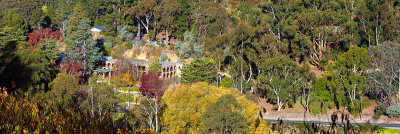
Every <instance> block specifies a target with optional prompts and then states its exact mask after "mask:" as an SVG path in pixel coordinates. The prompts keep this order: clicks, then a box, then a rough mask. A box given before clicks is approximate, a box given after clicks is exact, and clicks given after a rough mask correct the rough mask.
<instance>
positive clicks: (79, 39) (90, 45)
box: [67, 20, 101, 72]
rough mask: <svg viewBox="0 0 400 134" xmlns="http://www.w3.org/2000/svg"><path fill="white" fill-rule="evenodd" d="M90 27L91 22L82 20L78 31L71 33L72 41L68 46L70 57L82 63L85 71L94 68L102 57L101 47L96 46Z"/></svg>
mask: <svg viewBox="0 0 400 134" xmlns="http://www.w3.org/2000/svg"><path fill="white" fill-rule="evenodd" d="M89 29H90V27H89V24H87V22H86V21H85V20H82V21H81V22H80V25H79V27H78V29H77V31H76V33H74V34H73V35H70V36H72V38H71V43H70V45H69V46H68V47H67V54H68V58H70V59H71V60H76V61H78V62H80V63H82V64H83V68H84V71H85V72H87V71H89V70H93V69H94V67H95V63H96V62H97V60H98V59H99V58H100V57H101V52H100V48H99V47H98V46H96V41H95V40H94V39H93V38H92V36H91V32H90V30H89Z"/></svg>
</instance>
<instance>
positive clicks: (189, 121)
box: [163, 82, 261, 133]
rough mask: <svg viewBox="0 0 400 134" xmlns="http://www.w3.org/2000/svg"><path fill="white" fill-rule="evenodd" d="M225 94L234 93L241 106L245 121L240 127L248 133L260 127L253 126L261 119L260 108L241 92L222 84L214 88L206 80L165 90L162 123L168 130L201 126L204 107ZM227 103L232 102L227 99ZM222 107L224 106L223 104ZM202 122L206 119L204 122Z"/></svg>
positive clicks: (177, 131)
mask: <svg viewBox="0 0 400 134" xmlns="http://www.w3.org/2000/svg"><path fill="white" fill-rule="evenodd" d="M226 94H231V95H232V96H234V97H235V99H236V100H237V103H238V104H239V105H240V107H242V108H243V109H242V111H241V112H239V111H237V112H239V113H240V114H242V116H244V118H242V117H240V118H241V119H244V122H245V124H244V127H242V128H243V129H246V130H249V132H252V131H254V130H256V129H258V127H259V126H257V125H256V124H257V123H256V122H257V120H258V121H260V119H261V118H260V117H259V115H258V112H259V109H258V107H257V105H256V104H255V103H253V102H252V101H249V100H247V99H246V98H245V97H244V96H242V95H240V93H239V92H238V91H237V90H234V89H228V88H224V87H219V88H217V87H214V86H210V85H208V84H207V83H204V82H199V83H193V84H192V85H187V84H181V85H180V86H178V87H174V88H171V89H168V90H167V91H166V92H165V94H164V96H163V102H164V104H165V105H166V109H165V111H164V116H163V117H164V120H165V124H166V125H167V126H168V129H167V130H168V132H169V133H190V132H194V131H197V130H199V129H201V126H202V125H201V124H202V116H203V115H204V114H205V113H206V112H207V108H208V107H209V106H211V105H212V104H213V103H215V102H217V101H218V99H219V98H221V96H224V95H226ZM228 104H232V103H231V102H229V103H228ZM214 105H216V104H214ZM221 107H224V108H227V107H226V106H221ZM229 108H231V107H229ZM221 110H222V109H221ZM209 112H212V111H209ZM224 113H226V112H224ZM221 114H223V113H221ZM208 115H210V114H208ZM204 116H206V115H204ZM205 118H207V117H205ZM216 118H218V117H216ZM241 121H243V120H241ZM204 123H208V122H207V121H205V122H204ZM204 123H203V124H204ZM235 123H238V122H235ZM239 124H241V125H239V126H242V125H243V124H242V123H239ZM218 125H221V124H218ZM214 127H218V126H213V128H214ZM243 129H242V130H243ZM214 130H215V129H214ZM207 132H208V131H207Z"/></svg>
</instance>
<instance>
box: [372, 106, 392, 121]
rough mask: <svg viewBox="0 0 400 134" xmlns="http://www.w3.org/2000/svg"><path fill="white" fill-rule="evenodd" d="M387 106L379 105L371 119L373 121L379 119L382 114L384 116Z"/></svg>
mask: <svg viewBox="0 0 400 134" xmlns="http://www.w3.org/2000/svg"><path fill="white" fill-rule="evenodd" d="M388 107H389V106H388V105H387V104H380V105H378V106H377V107H376V108H375V114H374V116H373V118H374V119H375V120H377V119H379V118H380V117H381V115H382V114H384V113H385V112H386V109H387V108H388Z"/></svg>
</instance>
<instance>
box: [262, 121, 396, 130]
mask: <svg viewBox="0 0 400 134" xmlns="http://www.w3.org/2000/svg"><path fill="white" fill-rule="evenodd" d="M264 120H265V121H266V122H271V123H277V122H278V120H271V119H264ZM282 122H283V123H285V124H291V123H304V122H303V121H296V120H282ZM305 123H307V124H311V123H315V124H316V125H321V126H329V125H331V122H320V121H305ZM336 124H337V125H341V126H342V125H345V123H342V122H336ZM350 124H351V125H352V126H363V125H365V123H350ZM371 125H374V126H380V127H383V128H390V129H400V124H378V123H371Z"/></svg>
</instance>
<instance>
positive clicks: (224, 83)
mask: <svg viewBox="0 0 400 134" xmlns="http://www.w3.org/2000/svg"><path fill="white" fill-rule="evenodd" d="M221 86H223V87H228V88H230V87H232V81H231V78H229V77H228V76H225V77H224V78H223V79H222V80H221Z"/></svg>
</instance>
